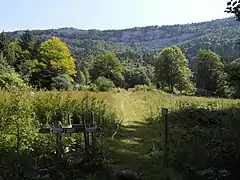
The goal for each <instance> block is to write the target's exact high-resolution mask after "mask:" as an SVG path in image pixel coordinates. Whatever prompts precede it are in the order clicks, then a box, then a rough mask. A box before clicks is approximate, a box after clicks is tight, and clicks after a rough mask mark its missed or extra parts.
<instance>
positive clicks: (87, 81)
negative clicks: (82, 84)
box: [83, 67, 91, 85]
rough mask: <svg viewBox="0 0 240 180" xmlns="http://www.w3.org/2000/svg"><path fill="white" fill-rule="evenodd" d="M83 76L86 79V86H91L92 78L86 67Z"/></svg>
mask: <svg viewBox="0 0 240 180" xmlns="http://www.w3.org/2000/svg"><path fill="white" fill-rule="evenodd" d="M83 74H84V77H85V81H86V84H87V85H89V84H90V83H91V76H90V74H89V71H88V69H87V68H86V67H84V68H83Z"/></svg>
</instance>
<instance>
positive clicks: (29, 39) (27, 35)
mask: <svg viewBox="0 0 240 180" xmlns="http://www.w3.org/2000/svg"><path fill="white" fill-rule="evenodd" d="M18 42H19V45H20V47H21V48H22V50H23V51H28V53H29V54H30V53H31V52H32V48H33V36H32V34H31V32H30V31H29V30H26V31H24V33H23V34H22V35H21V36H20V38H19V40H18Z"/></svg>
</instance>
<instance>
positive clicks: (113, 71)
mask: <svg viewBox="0 0 240 180" xmlns="http://www.w3.org/2000/svg"><path fill="white" fill-rule="evenodd" d="M122 72H123V66H122V65H121V62H120V61H119V59H118V58H117V57H116V55H115V54H114V53H112V52H107V53H105V54H101V55H99V56H97V57H96V59H95V61H94V64H93V68H92V70H91V74H92V77H93V78H94V80H95V79H97V78H98V77H99V76H103V77H106V78H107V79H111V80H113V81H114V80H115V79H124V77H123V75H122Z"/></svg>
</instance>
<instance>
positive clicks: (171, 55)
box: [0, 19, 240, 97]
mask: <svg viewBox="0 0 240 180" xmlns="http://www.w3.org/2000/svg"><path fill="white" fill-rule="evenodd" d="M239 26H240V24H239V22H236V21H235V20H234V19H220V20H214V21H211V22H203V23H196V24H187V25H174V26H162V27H157V26H149V27H142V28H133V29H125V30H106V31H100V30H78V29H74V28H62V29H51V30H33V31H29V30H27V31H16V32H2V33H1V35H0V55H1V56H0V65H1V67H2V68H1V69H0V75H1V76H0V86H1V87H7V86H10V87H11V86H23V85H27V86H31V87H36V88H40V89H42V88H47V89H48V90H50V89H58V90H60V89H65V90H90V91H106V90H110V89H112V88H115V87H118V88H125V89H128V88H134V87H135V86H139V85H145V87H144V88H145V89H146V88H147V89H148V88H150V87H151V88H158V89H162V90H164V91H168V92H171V93H180V94H182V93H184V94H186V93H187V94H189V95H190V94H195V95H201V96H202V95H211V96H221V97H240V90H239V89H240V81H239V77H238V72H239V70H240V69H239V61H238V60H237V59H239V58H240V53H239V50H240V47H239V46H240V45H239V43H238V39H239V35H238V34H239V32H240V29H239ZM138 88H142V87H138Z"/></svg>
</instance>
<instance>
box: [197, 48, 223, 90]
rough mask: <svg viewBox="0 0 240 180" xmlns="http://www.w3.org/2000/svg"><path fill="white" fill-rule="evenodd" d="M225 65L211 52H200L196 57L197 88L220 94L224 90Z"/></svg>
mask: <svg viewBox="0 0 240 180" xmlns="http://www.w3.org/2000/svg"><path fill="white" fill-rule="evenodd" d="M223 68H224V65H223V63H222V61H221V57H220V56H219V55H218V54H216V53H215V52H213V51H211V50H200V51H199V52H198V54H197V56H196V67H195V79H196V87H197V88H199V89H205V90H207V91H208V92H210V93H217V94H218V93H220V92H222V91H223V88H224V82H225V81H224V76H225V74H224V69H223Z"/></svg>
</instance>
